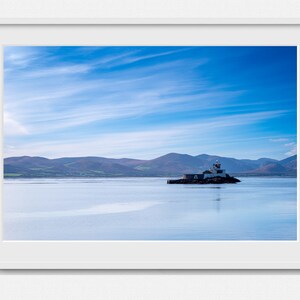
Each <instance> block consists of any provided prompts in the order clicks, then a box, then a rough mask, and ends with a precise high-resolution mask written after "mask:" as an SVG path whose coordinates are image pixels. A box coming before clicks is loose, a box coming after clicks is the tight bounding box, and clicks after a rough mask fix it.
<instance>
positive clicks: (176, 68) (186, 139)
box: [4, 46, 297, 159]
mask: <svg viewBox="0 0 300 300" xmlns="http://www.w3.org/2000/svg"><path fill="white" fill-rule="evenodd" d="M296 52H297V49H296V47H273V46H272V47H41V46H35V47H20V46H14V47H5V48H4V156H5V157H8V156H21V155H30V156H44V157H49V158H55V157H67V156H69V157H70V156H105V157H116V158H121V157H132V158H140V159H151V158H155V157H158V156H160V155H164V154H166V153H169V152H178V153H187V154H190V155H198V154H202V153H207V154H214V155H220V156H229V157H235V158H251V159H256V158H260V157H271V158H276V159H283V158H286V157H288V156H291V155H293V154H296V140H297V138H296V136H297V132H296V127H297V126H296V117H297V111H296V103H297V99H296V98H297V84H296V73H297V72H296V59H297V57H296V56H297V55H296Z"/></svg>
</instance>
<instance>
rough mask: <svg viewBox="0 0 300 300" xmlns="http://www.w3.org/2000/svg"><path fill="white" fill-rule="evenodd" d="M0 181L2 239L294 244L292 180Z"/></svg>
mask: <svg viewBox="0 0 300 300" xmlns="http://www.w3.org/2000/svg"><path fill="white" fill-rule="evenodd" d="M240 179H241V180H242V182H241V183H238V184H225V185H175V184H174V185H168V184H166V178H104V179H100V178H98V179H89V178H88V179H24V180H19V179H14V180H5V181H4V197H3V213H4V215H3V217H4V232H3V234H4V239H5V240H295V239H297V195H296V194H297V193H296V190H297V187H296V183H297V180H296V178H264V177H261V178H258V177H257V178H240Z"/></svg>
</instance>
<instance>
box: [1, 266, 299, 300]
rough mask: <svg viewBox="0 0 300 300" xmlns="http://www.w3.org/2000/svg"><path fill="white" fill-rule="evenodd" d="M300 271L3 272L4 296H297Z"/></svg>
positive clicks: (64, 299) (208, 299)
mask: <svg viewBox="0 0 300 300" xmlns="http://www.w3.org/2000/svg"><path fill="white" fill-rule="evenodd" d="M299 283H300V272H298V271H275V272H274V271H273V272H270V271H106V272H104V271H1V272H0V297H1V299H5V300H15V299H22V300H29V299H30V300H33V299H39V300H40V299H42V300H48V299H49V300H50V299H51V300H54V299H55V300H69V299H70V300H79V299H88V300H91V299H105V300H118V299H122V300H127V299H128V300H135V299H143V300H148V299H151V300H168V299H172V300H173V299H176V300H177V299H179V300H181V299H184V300H187V299H205V300H212V299H213V300H219V299H220V300H221V299H222V300H235V299H239V300H250V299H251V300H260V299H263V300H277V299H282V300H285V299H288V300H299V299H300V289H299Z"/></svg>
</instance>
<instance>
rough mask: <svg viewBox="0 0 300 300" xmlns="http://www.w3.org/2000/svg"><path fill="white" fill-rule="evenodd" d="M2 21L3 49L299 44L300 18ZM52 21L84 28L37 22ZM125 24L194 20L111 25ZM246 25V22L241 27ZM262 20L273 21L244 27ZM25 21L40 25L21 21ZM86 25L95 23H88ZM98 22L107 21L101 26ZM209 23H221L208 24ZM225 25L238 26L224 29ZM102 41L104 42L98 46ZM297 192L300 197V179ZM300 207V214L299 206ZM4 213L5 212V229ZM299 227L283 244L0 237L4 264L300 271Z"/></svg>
mask: <svg viewBox="0 0 300 300" xmlns="http://www.w3.org/2000/svg"><path fill="white" fill-rule="evenodd" d="M216 20H218V21H216ZM0 23H1V24H4V25H3V26H0V47H1V49H3V45H78V44H80V45H158V44H159V45H299V40H300V30H299V29H300V20H299V18H295V17H294V18H281V19H280V18H271V21H270V19H266V18H260V19H258V18H248V19H247V18H244V19H243V20H241V19H237V18H225V19H217V18H212V17H211V18H207V19H189V18H185V19H180V20H179V19H178V18H177V19H176V18H174V19H172V20H170V19H169V20H166V19H164V20H162V19H157V18H152V19H151V20H149V19H148V20H145V21H144V22H142V21H141V20H140V19H130V20H129V19H126V20H125V19H124V18H123V19H122V18H110V19H106V20H104V21H103V19H99V18H94V19H93V18H92V19H82V18H81V19H80V18H72V17H67V18H65V19H64V18H60V19H56V20H55V19H48V20H46V19H42V20H41V19H37V18H34V17H32V16H31V18H28V17H26V18H12V17H10V16H9V17H8V18H5V19H1V21H0ZM49 23H51V24H81V25H73V26H63V25H56V26H51V25H47V26H45V25H44V26H40V25H38V24H49ZM124 23H126V24H142V23H144V24H145V23H146V24H157V23H160V24H194V25H175V26H163V25H155V26H150V25H149V26H141V25H135V26H120V25H114V26H112V25H109V24H124ZM241 23H243V24H244V25H241ZM258 23H260V24H269V25H265V26H263V25H255V26H251V25H246V24H258ZM12 24H15V25H12ZM21 24H36V25H35V26H21ZM83 24H94V25H93V26H85V25H83ZM96 24H106V25H105V26H101V25H96ZM199 24H202V25H199ZM204 24H206V25H204ZM208 24H215V25H213V26H209V25H208ZM218 24H219V25H218ZM220 24H237V25H235V26H221V25H220ZM238 24H239V25H238ZM270 24H273V25H274V26H271V25H270ZM276 24H277V25H276ZM279 24H282V25H279ZM283 24H285V25H283ZM99 40H101V42H100V43H99ZM2 55H3V51H2V50H1V59H2ZM298 57H299V47H298ZM2 71H3V70H1V78H0V80H1V86H0V87H1V94H2V93H3V78H2V77H3V73H2ZM298 77H299V61H298ZM298 101H299V90H298ZM298 103H299V102H298ZM298 109H299V105H298ZM298 112H299V111H298ZM298 128H299V120H298ZM298 166H299V165H298ZM297 193H298V196H297V200H298V199H299V198H298V197H299V182H298V191H297ZM1 200H2V199H1ZM298 201H299V200H298ZM297 212H298V216H299V203H298V206H297ZM2 218H3V216H2V214H1V222H0V224H1V225H0V226H1V228H0V229H1V232H2ZM297 229H298V239H297V241H278V242H277V241H270V242H267V241H266V242H265V241H248V242H247V241H228V242H224V241H217V242H207V241H196V242H195V241H186V242H183V241H161V242H160V241H63V242H62V241H4V240H3V239H2V236H1V241H0V268H1V269H299V268H300V244H299V219H298V224H297Z"/></svg>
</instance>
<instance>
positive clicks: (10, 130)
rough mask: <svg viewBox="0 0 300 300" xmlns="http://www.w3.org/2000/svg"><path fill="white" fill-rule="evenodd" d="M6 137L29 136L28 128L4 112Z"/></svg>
mask: <svg viewBox="0 0 300 300" xmlns="http://www.w3.org/2000/svg"><path fill="white" fill-rule="evenodd" d="M3 124H4V135H5V136H20V135H27V134H29V132H28V130H27V128H26V127H25V126H23V125H22V124H21V123H20V122H18V121H17V120H16V119H14V117H12V116H11V115H10V114H8V113H6V112H4V115H3Z"/></svg>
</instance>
